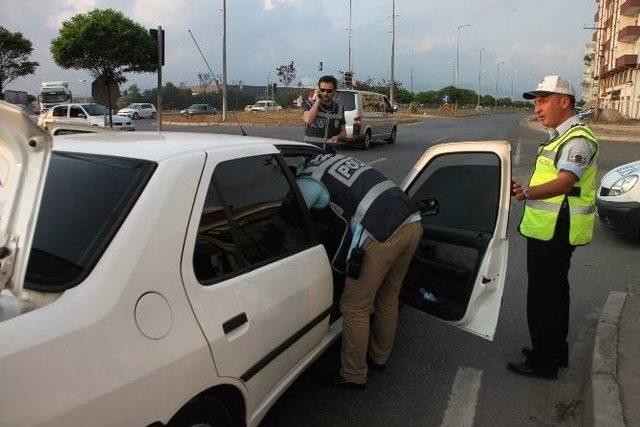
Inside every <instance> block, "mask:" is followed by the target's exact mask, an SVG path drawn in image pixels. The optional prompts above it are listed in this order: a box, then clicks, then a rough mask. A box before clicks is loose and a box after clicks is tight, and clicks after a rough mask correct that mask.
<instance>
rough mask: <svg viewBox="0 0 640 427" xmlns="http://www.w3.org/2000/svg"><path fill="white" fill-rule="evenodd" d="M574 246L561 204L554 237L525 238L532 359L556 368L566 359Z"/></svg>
mask: <svg viewBox="0 0 640 427" xmlns="http://www.w3.org/2000/svg"><path fill="white" fill-rule="evenodd" d="M574 249H575V246H572V245H570V244H569V212H568V207H567V206H566V202H565V204H563V208H562V209H561V211H560V215H559V217H558V222H557V225H556V230H555V234H554V237H553V239H551V240H550V241H541V240H537V239H531V238H529V239H527V274H528V276H529V284H528V289H527V319H528V323H529V333H530V334H531V344H532V345H533V360H532V362H534V363H535V364H537V365H540V366H542V367H556V366H557V365H558V363H559V362H560V361H562V360H563V359H564V360H567V356H568V351H569V349H568V345H567V334H568V332H569V278H568V275H569V267H570V265H571V255H572V254H573V250H574Z"/></svg>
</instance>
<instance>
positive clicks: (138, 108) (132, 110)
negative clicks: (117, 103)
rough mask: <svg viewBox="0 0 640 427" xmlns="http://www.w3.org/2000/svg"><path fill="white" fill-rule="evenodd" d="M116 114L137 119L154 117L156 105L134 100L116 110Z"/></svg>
mask: <svg viewBox="0 0 640 427" xmlns="http://www.w3.org/2000/svg"><path fill="white" fill-rule="evenodd" d="M118 115H119V116H126V117H131V118H132V119H133V120H138V119H142V118H150V119H155V118H156V116H157V115H158V113H157V111H156V107H154V106H153V104H147V103H144V102H136V103H133V104H130V105H127V106H126V107H125V108H121V109H120V110H118Z"/></svg>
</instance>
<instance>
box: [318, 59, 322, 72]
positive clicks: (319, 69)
mask: <svg viewBox="0 0 640 427" xmlns="http://www.w3.org/2000/svg"><path fill="white" fill-rule="evenodd" d="M318 71H322V61H320V63H319V64H318Z"/></svg>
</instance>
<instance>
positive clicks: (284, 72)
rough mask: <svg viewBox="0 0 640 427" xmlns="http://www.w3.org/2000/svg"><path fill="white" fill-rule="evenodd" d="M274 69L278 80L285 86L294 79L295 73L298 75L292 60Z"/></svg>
mask: <svg viewBox="0 0 640 427" xmlns="http://www.w3.org/2000/svg"><path fill="white" fill-rule="evenodd" d="M276 71H277V72H278V80H280V83H282V84H283V85H285V86H289V85H290V84H291V82H292V81H294V80H295V78H296V75H298V71H297V70H296V66H295V64H294V63H293V61H291V62H289V63H288V64H283V65H280V66H279V67H276Z"/></svg>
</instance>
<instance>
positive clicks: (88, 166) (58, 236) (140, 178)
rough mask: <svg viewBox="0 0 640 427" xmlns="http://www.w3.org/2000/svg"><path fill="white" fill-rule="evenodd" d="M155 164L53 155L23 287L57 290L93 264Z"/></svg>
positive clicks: (76, 279)
mask: <svg viewBox="0 0 640 427" xmlns="http://www.w3.org/2000/svg"><path fill="white" fill-rule="evenodd" d="M155 166H156V164H155V163H153V162H149V161H145V160H137V159H129V158H120V157H110V156H100V155H93V154H75V153H60V152H58V153H56V152H54V153H53V154H52V156H51V163H50V165H49V171H48V173H47V179H46V182H45V187H44V192H43V195H42V202H41V205H40V212H39V214H38V220H37V223H36V229H35V234H34V238H33V244H32V247H31V254H30V257H29V264H28V266H27V274H26V283H25V287H26V288H29V289H33V290H37V291H43V292H61V291H63V290H65V289H68V288H71V287H73V286H75V285H76V284H78V283H79V282H81V281H82V280H83V279H84V278H85V277H86V276H87V275H88V274H89V273H90V272H91V270H92V269H93V267H94V265H95V264H96V263H97V262H98V260H99V259H100V257H101V256H102V253H103V252H104V250H105V249H106V248H107V246H108V245H109V242H110V241H111V240H112V239H113V236H115V234H116V232H117V231H118V228H119V227H120V225H121V224H122V223H123V221H124V219H125V218H126V217H127V215H128V214H129V211H130V210H131V208H132V207H133V205H134V204H135V202H136V200H137V198H138V196H139V195H140V193H141V192H142V190H143V189H144V186H145V185H146V184H147V182H148V181H149V178H150V177H151V175H152V173H153V171H154V170H155Z"/></svg>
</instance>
